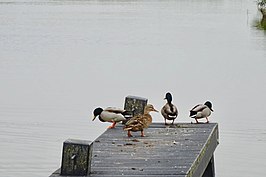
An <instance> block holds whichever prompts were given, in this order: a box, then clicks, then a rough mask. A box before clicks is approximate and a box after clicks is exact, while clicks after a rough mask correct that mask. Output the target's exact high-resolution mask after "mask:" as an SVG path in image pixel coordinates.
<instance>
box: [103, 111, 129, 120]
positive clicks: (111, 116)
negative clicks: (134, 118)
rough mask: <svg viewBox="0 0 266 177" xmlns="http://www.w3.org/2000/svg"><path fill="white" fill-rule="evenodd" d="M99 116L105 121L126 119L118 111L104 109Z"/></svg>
mask: <svg viewBox="0 0 266 177" xmlns="http://www.w3.org/2000/svg"><path fill="white" fill-rule="evenodd" d="M100 118H101V119H102V120H104V121H106V122H120V121H123V120H126V118H125V117H124V116H123V115H122V114H120V113H114V112H110V111H105V110H104V111H103V112H102V113H101V114H100Z"/></svg>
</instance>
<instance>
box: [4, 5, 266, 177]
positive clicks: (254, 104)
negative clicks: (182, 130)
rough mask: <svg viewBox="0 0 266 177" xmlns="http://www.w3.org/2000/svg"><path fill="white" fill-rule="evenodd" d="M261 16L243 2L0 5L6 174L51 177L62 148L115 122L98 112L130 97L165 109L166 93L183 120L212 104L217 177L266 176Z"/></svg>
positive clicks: (265, 55)
mask: <svg viewBox="0 0 266 177" xmlns="http://www.w3.org/2000/svg"><path fill="white" fill-rule="evenodd" d="M258 18H260V14H259V13H258V12H257V9H256V3H255V1H248V0H164V1H161V0H154V1H145V0H132V1H129V0H110V1H109V0H98V1H97V0H91V1H89V0H88V1H86V0H77V1H72V0H0V49H1V50H0V84H1V85H0V142H1V146H0V156H1V158H0V176H3V177H14V176H20V177H36V176H38V177H46V176H49V175H50V174H51V173H52V172H53V171H54V170H56V169H57V168H59V167H60V164H61V150H62V143H63V141H64V140H66V139H68V138H75V139H85V140H94V139H95V138H97V137H98V136H99V135H100V134H101V133H102V132H103V131H104V130H105V129H106V127H107V126H108V125H109V124H108V123H101V122H100V121H98V120H96V121H94V122H92V121H91V119H92V111H93V110H94V108H96V107H98V106H101V107H107V106H116V107H123V104H124V99H125V97H126V96H127V95H135V96H141V97H145V98H148V99H149V102H150V103H152V104H153V105H154V106H155V107H156V108H157V109H160V108H161V107H162V106H163V105H164V103H165V102H164V100H163V98H164V94H165V93H166V92H167V91H170V92H171V93H172V94H173V97H174V100H173V102H174V103H175V104H176V105H177V106H178V109H179V112H180V114H179V117H178V120H177V122H191V121H192V120H191V119H190V118H188V114H189V110H190V109H191V108H192V107H193V106H194V105H195V104H198V103H203V102H205V101H206V100H211V101H212V103H213V109H214V112H213V114H212V115H211V117H210V121H211V122H218V123H219V130H220V140H219V141H220V144H219V146H218V148H217V150H216V152H215V165H216V174H217V176H218V177H231V176H241V177H251V176H253V177H261V176H265V175H266V172H265V166H266V162H265V159H266V153H265V146H266V119H265V110H266V104H265V100H266V94H265V90H266V79H265V78H266V69H265V68H266V33H265V32H264V31H260V30H258V29H256V28H255V27H253V21H254V20H256V19H258ZM152 115H153V118H154V121H156V122H163V119H162V117H161V116H160V115H159V114H156V113H153V114H152ZM125 136H126V134H125Z"/></svg>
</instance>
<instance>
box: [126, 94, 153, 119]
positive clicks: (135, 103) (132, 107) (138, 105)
mask: <svg viewBox="0 0 266 177" xmlns="http://www.w3.org/2000/svg"><path fill="white" fill-rule="evenodd" d="M147 102H148V99H147V98H142V97H137V96H127V97H126V98H125V105H124V109H125V110H126V111H127V112H130V113H131V117H133V116H136V115H140V114H143V113H144V108H145V106H146V105H147Z"/></svg>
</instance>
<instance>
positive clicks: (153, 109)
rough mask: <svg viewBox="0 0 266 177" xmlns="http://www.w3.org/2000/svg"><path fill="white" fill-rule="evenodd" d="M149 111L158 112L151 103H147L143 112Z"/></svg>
mask: <svg viewBox="0 0 266 177" xmlns="http://www.w3.org/2000/svg"><path fill="white" fill-rule="evenodd" d="M151 111H154V112H159V111H157V110H156V109H155V108H154V107H153V105H152V104H147V105H146V106H145V109H144V113H149V112H151Z"/></svg>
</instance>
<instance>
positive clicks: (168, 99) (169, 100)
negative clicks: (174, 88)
mask: <svg viewBox="0 0 266 177" xmlns="http://www.w3.org/2000/svg"><path fill="white" fill-rule="evenodd" d="M164 99H166V100H167V102H168V103H171V102H172V100H173V97H172V95H171V93H169V92H167V93H166V95H165V98H164Z"/></svg>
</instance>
